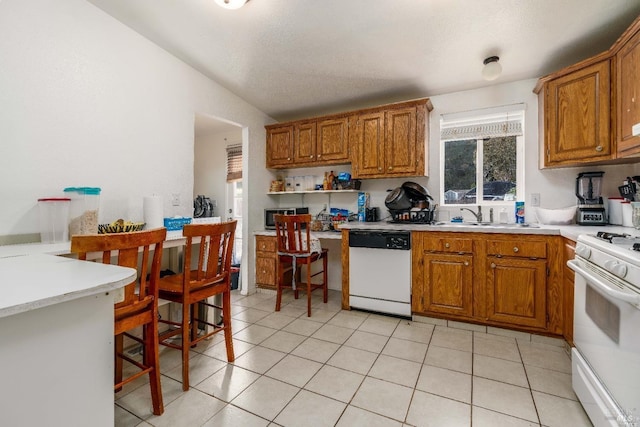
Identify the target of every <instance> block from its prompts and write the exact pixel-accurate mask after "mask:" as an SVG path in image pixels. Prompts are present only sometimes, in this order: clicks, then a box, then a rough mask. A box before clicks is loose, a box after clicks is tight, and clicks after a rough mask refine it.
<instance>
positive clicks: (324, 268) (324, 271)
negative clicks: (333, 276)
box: [322, 255, 329, 304]
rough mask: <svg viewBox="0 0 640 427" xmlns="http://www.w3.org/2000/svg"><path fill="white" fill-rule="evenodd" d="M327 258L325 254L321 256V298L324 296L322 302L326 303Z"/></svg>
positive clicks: (327, 285)
mask: <svg viewBox="0 0 640 427" xmlns="http://www.w3.org/2000/svg"><path fill="white" fill-rule="evenodd" d="M328 258H329V256H328V255H326V256H324V257H322V292H323V298H324V300H323V301H324V303H325V304H326V303H327V301H328V298H329V280H328V277H327V276H328V273H327V264H328Z"/></svg>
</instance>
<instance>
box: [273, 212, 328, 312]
mask: <svg viewBox="0 0 640 427" xmlns="http://www.w3.org/2000/svg"><path fill="white" fill-rule="evenodd" d="M274 219H275V223H276V235H277V241H278V248H277V256H278V260H277V262H276V311H280V305H281V303H282V289H283V288H285V287H287V288H291V289H293V293H294V296H295V298H296V299H297V298H298V291H299V290H300V289H306V291H307V317H311V292H313V291H314V290H315V289H322V292H323V300H324V302H325V303H326V302H327V297H328V280H327V261H328V257H329V250H328V249H322V248H319V242H318V247H314V241H313V240H312V238H311V215H309V214H305V215H275V216H274ZM316 242H317V240H316ZM316 261H322V270H321V271H318V272H316V273H312V271H311V269H312V264H313V263H314V262H316ZM303 265H304V266H305V267H306V281H305V282H302V281H301V278H300V276H301V274H300V271H299V270H298V268H299V267H301V266H303ZM288 271H291V272H292V280H291V282H289V281H288V280H285V273H287V272H288ZM319 275H322V282H321V283H312V281H311V280H312V278H313V277H316V276H319ZM285 282H288V283H285Z"/></svg>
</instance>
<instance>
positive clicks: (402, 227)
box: [340, 221, 640, 241]
mask: <svg viewBox="0 0 640 427" xmlns="http://www.w3.org/2000/svg"><path fill="white" fill-rule="evenodd" d="M340 228H344V229H347V230H383V231H384V230H393V231H447V232H458V233H504V234H544V235H561V236H563V237H566V238H568V239H571V240H573V241H576V240H577V239H578V236H579V235H580V234H595V233H596V232H598V231H608V232H613V233H626V234H629V235H632V236H633V235H640V230H636V229H635V228H633V227H622V226H619V225H600V226H585V225H576V224H572V225H539V224H531V226H529V227H521V226H516V225H515V224H511V226H510V227H504V226H500V224H495V226H491V225H472V224H468V225H467V224H464V223H462V224H456V223H451V224H446V223H445V224H442V225H430V224H411V223H407V224H397V223H396V224H390V223H388V222H385V221H380V222H357V221H354V222H348V223H345V224H342V225H341V226H340Z"/></svg>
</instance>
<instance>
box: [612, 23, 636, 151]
mask: <svg viewBox="0 0 640 427" xmlns="http://www.w3.org/2000/svg"><path fill="white" fill-rule="evenodd" d="M639 19H640V18H639ZM630 30H631V31H630V32H632V33H633V35H630V34H627V33H625V34H624V35H623V37H624V36H626V35H628V36H629V38H628V40H627V41H625V42H624V43H623V44H622V45H621V47H620V50H619V51H618V53H617V54H616V56H615V61H616V70H617V74H616V80H617V83H618V85H617V95H618V109H617V114H618V128H617V135H618V139H617V144H618V155H620V156H630V155H634V156H637V155H640V135H636V136H632V133H631V127H632V126H633V125H635V124H638V123H640V21H639V20H636V22H635V25H633V26H631V27H630Z"/></svg>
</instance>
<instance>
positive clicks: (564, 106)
mask: <svg viewBox="0 0 640 427" xmlns="http://www.w3.org/2000/svg"><path fill="white" fill-rule="evenodd" d="M534 92H535V93H536V94H538V103H539V108H538V121H539V137H540V167H541V168H548V167H569V166H579V165H585V164H613V163H621V162H630V161H637V159H634V158H633V156H638V155H640V137H638V136H636V137H633V136H632V134H631V126H632V125H634V124H636V123H638V122H640V105H639V102H640V99H638V97H639V96H640V17H638V18H637V19H636V20H635V21H634V23H633V24H632V25H631V26H630V27H629V28H628V29H627V30H626V31H625V32H624V34H622V36H621V37H620V38H619V39H618V40H617V41H616V43H615V44H614V45H613V46H612V47H611V48H610V49H609V50H607V51H605V52H603V53H601V54H599V55H596V56H594V57H592V58H589V59H586V60H584V61H581V62H579V63H577V64H574V65H571V66H569V67H567V68H564V69H562V70H560V71H558V72H555V73H553V74H549V75H547V76H545V77H542V78H541V79H540V80H539V81H538V84H537V85H536V87H535V89H534Z"/></svg>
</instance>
